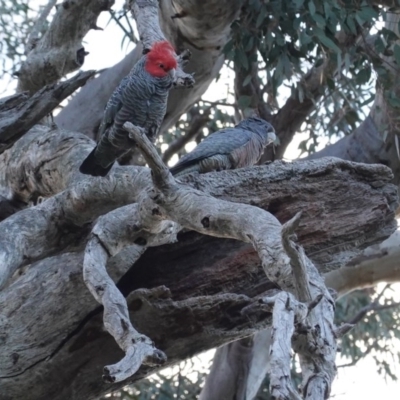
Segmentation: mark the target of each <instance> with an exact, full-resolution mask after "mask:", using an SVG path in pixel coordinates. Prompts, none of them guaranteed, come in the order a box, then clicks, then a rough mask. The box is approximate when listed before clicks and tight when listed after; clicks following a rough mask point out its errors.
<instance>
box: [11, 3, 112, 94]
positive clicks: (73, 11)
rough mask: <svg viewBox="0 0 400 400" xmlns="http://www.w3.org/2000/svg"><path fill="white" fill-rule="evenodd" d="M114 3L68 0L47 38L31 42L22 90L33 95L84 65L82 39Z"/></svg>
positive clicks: (22, 73) (21, 77)
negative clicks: (102, 13) (100, 15)
mask: <svg viewBox="0 0 400 400" xmlns="http://www.w3.org/2000/svg"><path fill="white" fill-rule="evenodd" d="M113 4H114V0H85V1H79V2H76V1H71V0H64V1H63V2H62V3H61V4H60V6H59V7H58V8H57V12H56V14H55V16H54V18H53V20H52V22H51V24H50V26H49V29H48V30H47V31H46V33H45V34H44V35H43V37H42V38H41V39H40V40H39V41H38V42H37V43H34V42H36V41H35V40H34V41H32V40H30V41H29V43H28V47H27V48H28V49H30V48H31V47H32V45H33V48H31V49H30V51H29V53H28V54H27V58H26V60H25V61H24V62H23V63H22V65H21V69H20V70H19V71H18V73H17V74H18V91H19V92H24V91H28V92H30V93H31V94H33V93H35V92H37V91H38V90H40V89H41V88H43V87H44V86H46V85H49V84H52V83H55V82H57V81H58V80H59V79H61V78H62V77H63V76H65V75H66V74H68V73H70V72H73V71H75V70H77V69H78V68H80V67H81V66H82V65H83V62H84V60H85V55H86V54H87V53H86V52H85V49H84V47H83V45H82V39H83V38H84V36H85V35H86V34H87V32H88V31H89V30H90V29H94V28H95V27H96V21H97V17H98V16H99V14H100V13H101V12H102V11H106V10H108V9H109V8H110V7H111V6H112V5H113ZM39 22H40V21H39ZM35 35H36V34H35V32H34V39H35Z"/></svg>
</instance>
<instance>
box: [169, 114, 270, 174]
mask: <svg viewBox="0 0 400 400" xmlns="http://www.w3.org/2000/svg"><path fill="white" fill-rule="evenodd" d="M275 139H276V136H275V130H274V128H273V127H272V125H271V124H270V123H268V122H267V121H265V120H263V119H261V118H258V117H252V118H247V119H244V120H243V121H241V122H240V123H239V124H238V125H236V126H235V127H234V128H226V129H221V130H220V131H217V132H214V133H212V134H211V135H209V136H207V137H206V138H205V139H204V140H203V141H202V142H200V143H199V145H198V146H197V147H196V148H195V149H194V150H193V151H192V152H190V153H188V154H186V155H184V156H183V157H182V158H181V159H180V160H179V162H178V163H177V164H176V165H175V166H173V167H172V168H171V169H170V171H171V173H172V175H175V176H182V175H185V174H188V173H191V172H199V173H205V172H210V171H220V170H224V169H236V168H243V167H249V166H252V165H254V164H255V163H256V162H257V161H258V160H259V159H260V157H261V155H262V154H263V152H264V148H265V147H266V146H267V145H268V144H269V143H272V142H273V141H274V140H275Z"/></svg>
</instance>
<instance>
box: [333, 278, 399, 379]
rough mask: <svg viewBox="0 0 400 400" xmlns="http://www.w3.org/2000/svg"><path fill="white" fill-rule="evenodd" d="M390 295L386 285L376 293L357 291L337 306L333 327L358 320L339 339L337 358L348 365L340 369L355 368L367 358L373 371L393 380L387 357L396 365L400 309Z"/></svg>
mask: <svg viewBox="0 0 400 400" xmlns="http://www.w3.org/2000/svg"><path fill="white" fill-rule="evenodd" d="M393 294H394V292H393V290H391V288H390V286H389V285H386V286H385V288H384V289H383V290H382V291H381V292H379V293H378V292H376V291H375V290H374V289H371V290H362V291H357V292H355V293H353V294H351V295H349V296H346V297H344V298H343V299H341V300H340V301H338V302H337V305H336V319H337V321H336V323H337V324H341V323H345V322H353V321H352V319H353V318H357V317H358V318H361V320H360V321H359V322H358V323H357V324H356V326H355V327H354V328H353V329H352V330H351V331H350V332H349V333H348V334H347V335H345V336H344V337H343V339H342V345H341V349H342V351H341V355H342V357H344V358H345V359H347V360H348V361H349V362H348V363H346V364H345V365H344V366H348V365H355V364H356V363H357V362H358V361H359V360H360V359H362V358H363V357H365V356H366V355H367V354H371V355H372V356H373V358H374V360H375V362H376V365H377V371H378V372H379V373H380V374H383V375H384V376H385V377H389V378H391V379H393V380H397V377H396V375H395V374H394V372H393V370H392V368H391V365H390V364H389V363H388V358H387V355H388V354H391V355H392V357H393V358H394V360H395V362H396V363H398V361H399V360H400V352H399V343H400V313H399V310H400V305H399V303H396V302H395V301H394V300H393ZM367 310H369V311H368V312H365V311H367ZM358 318H357V319H358ZM354 322H355V321H354Z"/></svg>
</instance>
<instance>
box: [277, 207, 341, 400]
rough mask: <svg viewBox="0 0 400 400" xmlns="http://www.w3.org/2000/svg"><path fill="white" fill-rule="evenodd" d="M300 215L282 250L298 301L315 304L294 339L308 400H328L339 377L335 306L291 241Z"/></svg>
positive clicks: (285, 229)
mask: <svg viewBox="0 0 400 400" xmlns="http://www.w3.org/2000/svg"><path fill="white" fill-rule="evenodd" d="M299 219H300V215H299V214H298V215H296V216H295V217H294V218H293V219H292V220H290V221H289V222H287V223H286V224H285V225H284V227H283V229H282V242H283V246H284V248H285V250H286V252H287V254H288V255H289V257H290V264H291V266H292V268H293V275H294V281H295V286H296V292H297V298H298V299H304V300H303V301H308V302H312V306H311V305H308V307H307V308H308V315H307V317H306V318H305V319H304V321H301V320H300V321H299V322H298V326H297V329H296V334H295V336H294V337H293V348H294V349H295V351H296V352H297V353H298V354H299V358H300V365H301V369H302V373H303V377H302V388H303V396H304V398H306V399H314V400H320V399H321V388H322V389H323V397H324V399H327V398H329V395H330V392H331V387H332V382H333V380H334V378H335V376H336V364H335V358H336V350H337V344H336V338H337V337H336V335H335V325H334V317H335V302H334V300H333V298H332V296H331V294H330V293H329V291H328V289H327V287H326V286H325V284H324V281H323V279H322V277H321V275H320V274H319V272H318V270H317V269H316V268H315V266H314V264H313V263H312V262H311V260H310V259H309V258H308V257H307V256H306V255H305V253H304V250H303V248H302V247H300V246H296V244H295V243H294V242H293V241H292V240H291V236H292V235H293V232H294V230H295V228H296V226H298V223H299Z"/></svg>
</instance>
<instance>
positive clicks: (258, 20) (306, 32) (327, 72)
mask: <svg viewBox="0 0 400 400" xmlns="http://www.w3.org/2000/svg"><path fill="white" fill-rule="evenodd" d="M385 16H386V14H385V13H383V11H382V9H380V8H378V7H376V6H373V5H370V4H369V3H367V2H365V1H363V2H361V1H354V0H346V1H341V2H338V1H336V0H324V1H315V0H290V1H285V2H281V1H277V0H272V1H263V0H248V2H247V6H246V11H245V13H244V14H243V15H242V17H241V19H240V20H238V21H235V22H234V23H233V24H232V32H233V35H232V39H231V40H230V41H229V42H228V43H227V45H226V46H225V48H224V52H225V54H226V57H227V58H228V59H229V60H231V61H233V62H234V63H235V65H238V66H240V68H241V69H243V70H246V71H248V72H250V65H251V63H257V64H258V70H259V75H260V77H262V80H263V82H264V84H265V89H266V90H265V92H266V94H265V95H264V98H263V100H264V101H268V99H267V98H268V96H270V97H273V98H274V99H276V98H278V100H280V99H282V98H283V99H285V98H287V97H289V96H291V97H293V98H297V99H298V100H299V101H300V102H303V101H304V99H305V98H311V99H313V101H314V102H315V109H314V111H313V112H312V113H311V114H310V115H308V117H307V119H306V120H305V121H304V123H303V126H302V130H303V131H307V132H309V138H308V139H307V140H306V141H305V142H303V143H301V145H300V149H301V150H302V151H303V152H307V153H310V152H313V151H315V147H316V145H317V144H318V142H319V140H318V137H319V136H328V137H329V138H330V137H335V136H342V135H346V134H349V133H350V132H352V131H353V130H354V128H355V127H356V125H357V124H358V123H359V122H360V121H361V120H363V119H364V118H365V115H364V110H365V106H366V105H367V104H369V103H370V102H371V101H372V100H373V99H374V96H373V95H372V94H371V89H372V84H373V82H372V77H373V76H372V67H373V66H376V65H378V64H379V65H380V64H382V60H381V58H380V57H379V56H380V55H381V54H377V55H374V54H371V51H370V50H368V51H367V50H366V44H365V41H366V36H367V35H368V31H369V30H370V28H371V27H372V26H373V25H374V24H375V23H376V21H378V19H379V18H383V17H385ZM338 32H340V35H339V34H338ZM390 32H391V31H390ZM379 33H385V31H384V30H382V29H381V30H380V32H379ZM391 34H392V35H389V34H388V33H387V32H386V36H388V38H389V39H391V38H392V37H393V32H391ZM379 36H380V35H378V37H379ZM385 43H386V45H385V46H381V47H382V49H381V52H380V53H382V52H385V51H387V50H388V48H389V47H390V45H391V41H390V40H388V41H386V42H385ZM254 48H256V50H257V53H256V54H258V56H257V55H255V53H254V51H252V50H253V49H254ZM397 52H398V53H399V58H400V48H399V49H397ZM322 64H325V65H326V67H325V69H324V82H323V85H321V88H319V93H318V96H316V93H315V92H314V93H310V92H309V88H308V87H307V85H306V84H305V81H304V78H305V77H306V74H307V71H309V70H310V69H311V68H318V67H319V66H321V65H322ZM383 70H384V69H383ZM382 74H384V72H382ZM250 80H251V76H250V74H249V75H248V77H247V78H245V79H244V82H243V86H246V84H248V83H249V82H250ZM278 108H279V107H277V108H276V111H278Z"/></svg>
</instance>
